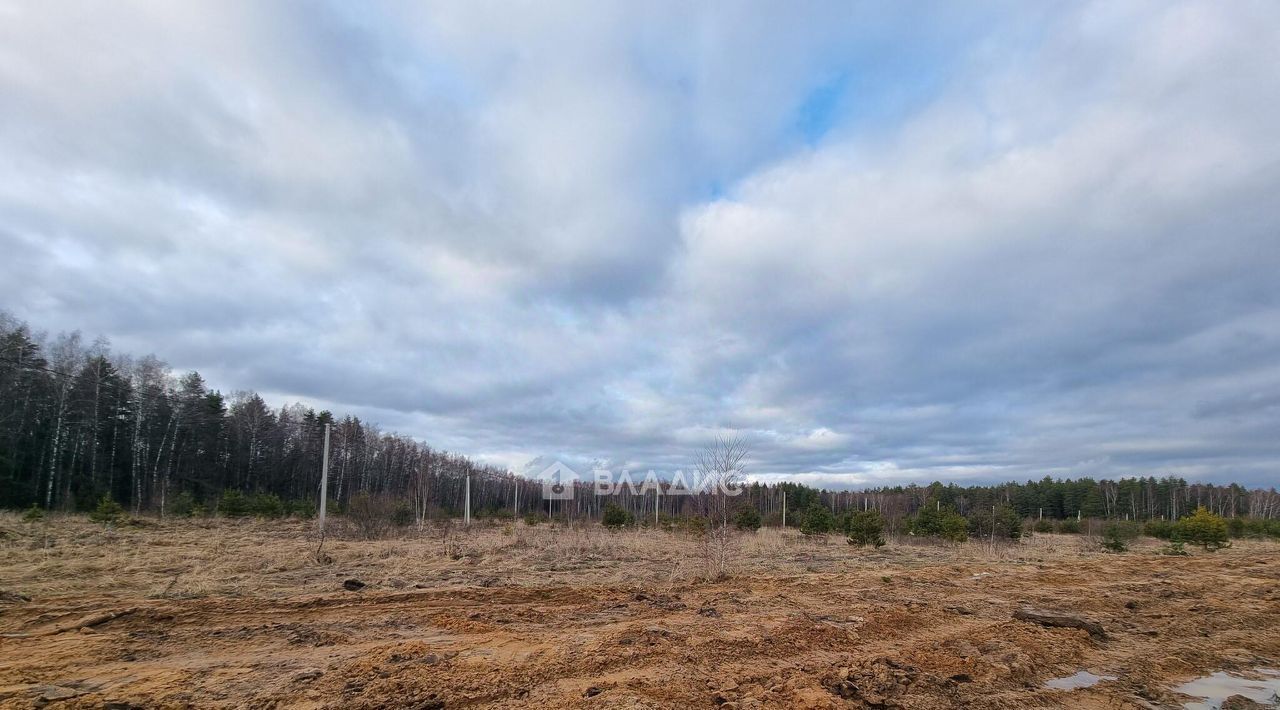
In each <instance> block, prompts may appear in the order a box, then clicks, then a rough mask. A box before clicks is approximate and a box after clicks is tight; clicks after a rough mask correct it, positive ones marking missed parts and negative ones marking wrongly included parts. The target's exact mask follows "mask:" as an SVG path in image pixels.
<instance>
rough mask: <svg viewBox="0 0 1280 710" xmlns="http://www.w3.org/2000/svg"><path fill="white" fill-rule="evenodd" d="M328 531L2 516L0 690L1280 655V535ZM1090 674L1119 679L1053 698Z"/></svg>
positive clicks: (552, 678)
mask: <svg viewBox="0 0 1280 710" xmlns="http://www.w3.org/2000/svg"><path fill="white" fill-rule="evenodd" d="M312 526H313V524H306V523H299V522H280V521H272V522H257V521H227V520H209V521H202V520H199V521H166V522H163V523H159V524H156V525H153V526H149V527H144V528H128V527H126V528H119V529H115V530H107V529H104V528H103V527H102V526H99V525H94V524H91V523H89V522H87V521H86V520H84V519H82V518H54V519H52V520H48V521H43V522H37V523H24V522H20V521H19V520H18V518H17V517H16V516H13V515H4V516H0V536H2V537H3V539H0V633H3V634H4V636H3V637H0V705H4V706H6V707H9V706H12V707H33V706H38V705H41V704H44V703H48V702H52V703H57V704H58V706H62V707H103V706H106V705H108V704H112V703H114V705H112V706H113V707H117V708H124V707H130V706H136V707H240V706H254V707H270V706H279V707H334V708H364V707H370V708H371V707H388V706H392V707H511V708H516V707H529V706H540V707H582V708H595V707H601V708H603V707H610V708H615V707H637V708H640V707H645V708H647V707H654V708H659V707H708V708H710V707H715V706H717V705H719V706H721V707H727V708H734V707H736V708H751V707H810V708H841V707H859V706H891V707H892V706H900V707H907V708H932V707H939V706H970V707H989V708H1014V707H1017V708H1022V707H1062V706H1068V705H1069V706H1072V707H1098V708H1101V707H1115V708H1120V707H1152V706H1156V707H1162V706H1166V705H1175V706H1176V705H1177V704H1178V703H1180V702H1181V701H1182V700H1185V698H1181V697H1179V696H1177V695H1176V694H1175V693H1174V692H1173V691H1172V688H1173V687H1175V686H1176V685H1177V684H1178V682H1180V681H1182V680H1186V679H1189V678H1191V677H1194V676H1197V675H1201V674H1203V673H1205V672H1208V671H1214V670H1220V669H1225V670H1242V669H1250V668H1255V667H1258V666H1271V667H1275V666H1276V665H1277V663H1278V662H1280V545H1277V544H1276V543H1267V542H1248V541H1246V542H1237V544H1236V546H1235V547H1233V548H1231V549H1228V550H1223V551H1220V552H1217V553H1213V554H1209V553H1203V552H1201V553H1193V554H1192V556H1190V557H1185V558H1177V557H1162V556H1158V555H1156V554H1154V551H1155V549H1156V548H1157V547H1159V545H1158V544H1156V543H1155V542H1154V541H1150V540H1146V541H1143V542H1141V543H1139V544H1138V545H1136V546H1135V548H1134V549H1133V551H1131V552H1129V553H1126V554H1122V555H1111V554H1104V553H1102V552H1101V551H1100V550H1099V549H1098V545H1097V542H1096V540H1090V539H1088V538H1081V537H1077V536H1058V535H1039V536H1036V537H1034V538H1031V539H1030V540H1028V541H1026V542H1024V543H1022V544H1020V545H1016V546H1005V547H992V546H990V545H987V544H982V543H968V544H964V545H959V546H934V545H924V544H909V543H906V542H903V541H891V543H890V544H889V545H888V546H886V547H884V548H882V549H880V550H872V549H869V548H868V549H859V548H854V547H850V546H848V545H845V544H844V542H843V540H842V539H841V538H838V537H834V536H833V537H831V538H828V539H825V540H816V541H815V540H811V539H804V538H802V537H800V536H798V535H796V534H794V533H791V532H787V533H782V532H780V531H777V530H763V531H761V532H760V533H758V534H747V535H743V536H740V537H737V538H735V542H734V550H733V554H732V568H731V569H730V570H728V572H729V575H730V576H729V577H728V578H727V579H723V580H719V581H710V580H708V579H707V576H708V575H707V574H706V571H707V570H706V568H705V564H704V562H702V560H703V550H702V545H701V544H700V542H699V541H698V540H696V539H691V538H687V537H682V536H677V535H672V534H669V533H663V532H656V531H630V532H622V533H608V532H606V531H604V530H602V529H600V528H598V527H592V528H585V529H574V528H568V527H563V526H558V527H552V526H546V525H544V526H538V527H532V528H530V527H525V526H524V525H522V524H515V525H502V524H497V525H492V526H486V525H480V526H476V527H474V528H472V529H471V530H467V531H461V530H459V529H458V528H457V527H449V528H441V527H436V528H432V529H429V530H427V531H423V532H418V531H410V532H408V533H406V534H405V535H404V537H402V538H400V539H391V540H378V541H356V540H344V539H340V540H333V539H331V540H329V541H328V542H326V544H325V546H324V553H325V555H327V556H328V557H329V558H331V560H329V561H317V559H316V556H315V554H314V553H315V549H316V542H317V541H316V540H315V538H314V536H313V534H312V532H311V531H312ZM349 578H356V579H360V580H362V581H363V582H366V583H367V584H368V586H367V587H365V588H364V589H362V590H361V591H358V592H353V591H346V590H344V589H343V587H342V582H343V581H344V580H346V579H349ZM23 596H26V597H29V600H24V599H23ZM1023 606H1034V607H1040V608H1046V609H1053V610H1058V611H1066V612H1071V613H1077V614H1083V615H1085V616H1088V617H1090V618H1091V619H1094V620H1096V621H1099V622H1101V623H1102V625H1103V626H1104V627H1105V628H1106V631H1107V634H1108V637H1107V638H1106V639H1105V640H1103V639H1095V638H1091V637H1090V636H1089V634H1088V633H1086V632H1085V631H1082V630H1079V629H1061V628H1045V627H1041V626H1037V625H1034V624H1031V623H1027V622H1023V621H1016V620H1014V619H1013V618H1012V614H1013V612H1014V611H1015V610H1017V609H1018V608H1020V607H1023ZM120 612H124V613H122V614H120V615H119V616H116V617H114V618H109V619H108V618H106V616H105V615H110V614H115V613H120ZM86 625H88V626H86ZM81 626H85V628H83V629H82V628H80V627H81ZM1081 669H1088V670H1090V671H1093V672H1096V673H1099V674H1107V675H1113V676H1117V679H1116V680H1112V681H1104V682H1102V683H1100V684H1099V685H1097V686H1094V687H1093V688H1089V689H1082V690H1075V691H1059V690H1049V689H1046V688H1044V682H1045V681H1046V680H1048V679H1050V678H1054V677H1059V676H1066V675H1070V674H1072V673H1075V672H1076V671H1078V670H1081Z"/></svg>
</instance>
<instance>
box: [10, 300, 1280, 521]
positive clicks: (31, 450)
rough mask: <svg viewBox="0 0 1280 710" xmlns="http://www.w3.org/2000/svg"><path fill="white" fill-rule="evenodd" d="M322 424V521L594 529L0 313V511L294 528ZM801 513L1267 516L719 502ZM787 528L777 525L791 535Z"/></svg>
mask: <svg viewBox="0 0 1280 710" xmlns="http://www.w3.org/2000/svg"><path fill="white" fill-rule="evenodd" d="M325 424H330V425H331V445H330V462H331V464H330V465H331V473H330V482H329V491H330V498H331V500H332V502H333V505H334V506H335V509H337V510H342V509H343V508H344V507H346V506H348V505H349V504H350V502H351V501H352V500H353V499H354V498H356V497H359V496H365V497H373V498H379V499H383V500H394V501H397V502H398V504H400V505H404V506H408V507H410V509H411V510H412V511H413V512H414V514H415V516H416V517H417V518H418V519H419V520H422V519H425V518H429V517H433V516H434V517H439V516H446V517H448V516H458V515H461V514H462V511H463V508H464V496H465V490H466V487H467V479H468V478H469V479H470V487H471V497H472V503H471V505H472V510H473V514H474V515H476V516H477V517H485V516H498V515H504V516H505V515H516V516H520V515H524V514H526V513H529V512H544V513H548V514H550V515H555V516H561V515H563V516H565V517H599V516H600V515H601V513H602V510H603V505H602V504H601V502H600V501H599V500H597V499H596V497H595V496H593V495H592V492H591V491H590V490H589V489H588V488H586V487H585V486H584V487H583V488H582V489H581V490H580V491H579V492H578V493H577V495H575V496H574V498H573V500H570V501H556V502H554V503H551V504H548V503H547V502H546V501H543V500H542V497H541V486H540V484H539V483H538V482H537V481H534V480H529V479H527V478H524V477H520V476H516V475H515V474H513V473H511V472H509V471H505V470H501V469H498V468H494V467H491V466H484V465H481V464H479V463H477V462H475V461H473V460H471V459H469V458H467V457H466V456H463V455H460V454H457V453H451V452H448V451H442V450H439V449H436V448H432V447H431V446H429V445H428V444H426V443H423V442H420V441H418V440H416V439H414V438H412V437H409V436H405V435H402V434H397V433H390V432H384V431H381V430H380V429H379V428H378V427H377V425H375V424H372V423H370V422H364V421H361V420H360V419H359V418H357V417H353V416H350V415H343V416H341V417H338V416H335V415H334V414H333V413H331V412H328V411H320V412H317V411H315V410H314V409H311V408H308V407H305V406H303V405H300V404H285V405H280V406H272V405H270V404H268V403H267V402H266V401H264V400H263V398H262V397H261V396H259V395H258V394H256V393H254V392H251V391H236V392H233V393H231V394H230V395H224V394H223V393H222V392H219V391H217V390H213V389H210V388H209V386H208V385H207V384H206V383H205V381H204V379H203V378H202V377H201V376H200V374H199V373H198V372H187V373H175V372H173V371H172V370H171V369H170V368H169V367H168V366H167V365H166V364H165V363H164V362H162V361H161V360H159V359H158V358H157V357H155V356H154V355H147V356H143V357H133V356H130V355H128V354H123V353H113V352H112V351H111V349H110V347H109V344H108V342H107V341H106V340H105V339H101V338H99V339H96V340H94V341H92V342H86V341H85V339H84V338H83V337H82V336H81V335H80V333H78V332H71V333H62V334H58V335H56V336H52V337H50V336H47V335H45V334H42V333H38V332H35V331H33V330H32V329H31V328H30V326H28V325H27V324H26V323H24V322H21V321H19V320H18V319H16V318H14V317H13V316H10V315H8V314H5V313H0V507H5V508H15V509H16V508H28V507H31V506H33V505H34V506H37V507H40V508H44V509H51V510H72V511H74V510H87V509H90V508H92V507H93V506H94V505H95V504H96V503H97V502H98V501H100V500H101V499H102V498H103V497H104V496H105V497H108V498H110V499H112V500H114V501H116V502H119V503H120V504H122V505H124V506H125V507H126V508H128V509H130V510H132V511H133V512H134V513H139V512H142V511H147V512H152V513H156V514H159V515H165V514H166V513H172V512H178V513H185V512H187V511H189V510H190V509H191V503H192V502H195V503H196V504H197V505H200V506H202V507H203V508H205V509H208V510H214V509H216V505H217V502H218V501H219V500H220V499H221V498H222V497H223V496H225V495H226V494H227V493H228V492H233V491H234V492H237V493H239V494H242V495H243V496H268V497H270V498H271V499H272V500H273V501H277V502H278V503H279V505H278V506H277V508H276V509H279V510H281V511H283V512H292V513H294V514H299V515H308V514H311V513H312V512H313V511H314V508H315V502H316V499H317V498H318V491H319V482H320V468H321V466H320V461H321V454H322V448H323V436H324V426H325ZM615 502H617V503H618V504H619V505H621V506H622V507H623V508H625V509H627V510H628V511H629V512H631V513H632V514H634V515H635V516H636V517H637V518H640V519H646V518H653V517H655V514H658V515H668V516H679V515H685V516H688V515H698V514H699V512H700V511H702V510H703V509H704V508H705V502H704V501H700V500H699V499H698V497H696V496H670V495H666V496H653V495H641V494H632V495H628V494H623V495H620V496H617V497H615ZM815 503H816V504H820V505H823V506H825V507H827V508H829V509H830V510H832V511H834V512H835V513H837V514H838V513H841V512H844V511H849V510H857V509H874V510H878V511H880V512H881V514H882V515H884V517H885V518H886V519H887V520H889V521H895V520H899V519H901V518H903V517H905V516H909V515H912V514H914V513H915V512H916V511H918V510H919V509H921V508H922V507H925V506H937V507H946V508H948V509H953V510H955V511H957V512H959V513H960V514H961V515H968V514H970V512H971V511H975V510H983V509H986V508H989V507H990V506H992V505H1001V506H1009V507H1010V508H1012V509H1013V510H1015V511H1016V512H1017V513H1018V514H1019V515H1022V516H1023V517H1027V518H1050V519H1065V518H1076V517H1086V518H1128V519H1133V520H1150V519H1158V518H1164V519H1177V518H1179V517H1182V516H1184V515H1188V514H1190V513H1191V512H1193V511H1194V510H1195V509H1196V508H1197V507H1199V506H1204V507H1206V508H1208V509H1209V510H1211V511H1213V512H1215V513H1217V514H1219V515H1222V516H1224V517H1237V516H1249V517H1254V518H1268V519H1274V518H1277V517H1280V494H1277V492H1276V490H1275V489H1274V488H1271V489H1268V490H1246V489H1245V488H1243V487H1241V486H1238V485H1236V484H1230V485H1215V484H1204V483H1188V482H1187V481H1185V480H1182V479H1180V478H1175V477H1170V476H1163V477H1157V476H1155V475H1151V476H1145V477H1135V478H1122V479H1119V480H1094V479H1091V478H1081V479H1076V480H1061V479H1054V478H1051V477H1048V476H1046V477H1044V478H1043V479H1041V480H1039V481H1027V482H1025V483H1012V482H1011V483H1002V484H995V485H969V486H959V485H956V484H955V483H951V484H946V485H944V484H942V483H939V482H935V483H932V484H930V485H927V486H918V485H909V486H897V487H885V488H875V489H868V490H864V491H824V490H817V489H814V488H811V487H807V486H804V485H800V484H795V483H781V484H775V485H762V484H760V483H750V484H747V485H745V490H744V492H743V495H742V496H740V497H739V499H738V502H737V503H735V505H736V506H742V505H751V506H754V507H755V508H756V509H757V510H758V511H759V512H760V514H761V516H762V517H763V518H764V520H765V521H766V522H767V523H772V524H779V523H780V522H781V519H782V514H783V508H784V505H785V507H786V508H787V509H789V510H791V511H801V510H804V509H806V508H808V507H810V506H811V505H813V504H815ZM175 504H177V505H178V510H177V511H175V510H174V508H175ZM655 505H656V506H657V507H658V509H657V510H655ZM799 517H800V516H799V515H796V514H793V515H792V516H791V517H790V518H789V519H788V520H787V521H786V522H787V524H788V525H795V524H798V522H799Z"/></svg>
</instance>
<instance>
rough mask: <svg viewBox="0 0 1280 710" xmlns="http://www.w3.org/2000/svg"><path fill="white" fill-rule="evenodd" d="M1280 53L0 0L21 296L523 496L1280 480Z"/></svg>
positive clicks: (741, 12)
mask: <svg viewBox="0 0 1280 710" xmlns="http://www.w3.org/2000/svg"><path fill="white" fill-rule="evenodd" d="M1278 67H1280V4H1277V3H1275V2H1274V1H1273V0H1260V1H1250V0H1239V1H1233V2H1178V1H1170V0H1160V1H1158V2H1124V1H1121V2H1117V1H1116V0H1104V1H1101V2H1063V3H1055V2H1036V3H1027V2H1007V3H963V4H957V3H945V2H944V3H936V4H935V3H912V2H904V3H883V2H876V3H856V2H833V3H825V2H819V1H816V0H815V1H813V2H803V3H766V2H750V1H746V0H744V1H743V2H735V3H674V2H670V3H669V2H648V3H636V2H628V3H612V2H597V1H594V0H592V1H583V2H560V1H559V0H540V1H539V2H529V3H522V2H485V1H482V0H476V1H468V2H454V3H432V2H405V3H381V2H369V3H338V2H333V3H325V2H308V3H303V2H288V1H284V2H268V3H264V2H257V1H256V0H247V1H244V2H239V1H236V0H226V1H221V0H220V1H218V2H183V3H167V2H154V3H137V2H131V1H129V0H125V1H123V2H118V3H88V2H61V1H57V0H54V1H50V2H25V1H22V2H19V1H15V0H0V250H2V252H3V256H2V257H0V308H2V309H4V310H7V311H9V312H11V313H12V314H14V315H16V316H17V317H19V318H22V319H25V320H27V321H29V322H30V323H31V324H32V325H33V326H35V327H37V328H40V329H47V330H50V331H55V332H56V331H59V330H72V329H79V330H81V331H83V332H84V333H85V334H86V335H87V336H89V337H92V336H94V335H99V334H101V335H104V336H107V337H108V338H110V340H111V343H112V346H113V348H114V349H116V350H118V351H122V352H128V353H133V354H143V353H150V352H153V353H155V354H156V355H158V356H159V357H160V358H161V359H163V360H165V361H166V362H168V363H169V364H170V365H172V366H173V367H174V368H176V369H179V370H190V369H195V370H198V371H199V372H200V373H201V374H203V375H204V376H205V378H206V380H208V382H209V383H210V384H211V385H212V386H214V387H217V388H220V389H222V390H223V391H224V392H231V391H234V390H240V389H253V390H257V391H258V392H260V393H262V394H263V396H264V397H267V398H268V400H269V401H272V402H274V403H276V404H282V403H284V402H293V401H301V402H304V403H306V404H309V405H312V406H316V407H318V408H328V409H331V410H333V411H335V412H338V413H351V414H356V415H359V416H361V417H362V418H364V419H366V420H370V421H374V422H377V423H378V424H379V425H380V426H382V427H383V428H384V429H386V430H393V431H398V432H400V433H403V434H408V435H411V436H414V437H416V438H420V439H422V440H423V441H426V442H428V443H430V444H431V445H433V446H436V447H440V448H445V449H449V450H452V451H457V452H460V453H464V454H467V455H470V456H473V457H475V458H477V459H480V460H482V461H484V462H487V463H491V464H494V465H499V466H505V467H509V468H511V469H513V470H516V471H521V470H527V469H529V468H530V467H532V466H536V465H538V463H539V462H545V461H547V460H550V459H560V460H563V461H565V462H566V463H570V462H594V463H595V464H596V465H603V466H607V467H610V468H615V469H617V468H628V469H631V470H647V469H650V468H652V469H656V470H658V471H668V472H669V471H672V470H675V469H678V468H682V467H683V468H687V467H688V466H689V464H690V462H691V460H692V457H693V456H694V455H695V454H696V452H697V451H698V450H699V449H701V448H702V447H704V446H706V445H707V444H708V443H709V442H711V441H713V440H714V439H715V438H716V437H717V436H722V435H729V434H737V435H741V436H742V437H743V438H744V439H745V440H746V441H747V443H748V445H749V447H750V449H751V455H750V457H749V459H748V462H747V471H748V473H749V474H750V475H751V476H752V477H754V478H756V479H758V480H764V481H776V480H781V479H789V480H795V481H800V482H805V483H810V484H813V485H820V486H826V487H831V488H859V487H863V486H878V485H896V484H907V483H910V482H918V483H927V482H929V481H933V480H942V481H954V482H957V483H960V484H965V483H982V482H990V481H999V480H1026V479H1028V478H1034V479H1039V478H1042V477H1043V476H1046V475H1050V476H1054V477H1080V476H1092V477H1095V478H1101V477H1118V476H1125V475H1179V476H1183V477H1186V478H1188V479H1190V480H1199V481H1218V482H1223V481H1238V482H1241V483H1245V484H1248V485H1256V486H1275V485H1280V69H1277V68H1278ZM570 465H573V464H572V463H571V464H570Z"/></svg>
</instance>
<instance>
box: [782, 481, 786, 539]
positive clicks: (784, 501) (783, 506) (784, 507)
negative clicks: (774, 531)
mask: <svg viewBox="0 0 1280 710" xmlns="http://www.w3.org/2000/svg"><path fill="white" fill-rule="evenodd" d="M782 529H783V530H786V529H787V492H786V491H783V492H782Z"/></svg>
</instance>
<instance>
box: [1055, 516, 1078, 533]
mask: <svg viewBox="0 0 1280 710" xmlns="http://www.w3.org/2000/svg"><path fill="white" fill-rule="evenodd" d="M1058 532H1060V533H1062V534H1064V535H1079V534H1080V521H1079V520H1072V519H1070V518H1067V519H1066V520H1060V521H1058Z"/></svg>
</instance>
